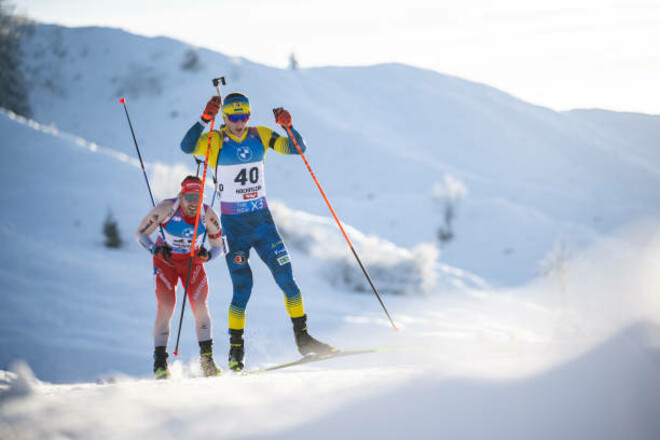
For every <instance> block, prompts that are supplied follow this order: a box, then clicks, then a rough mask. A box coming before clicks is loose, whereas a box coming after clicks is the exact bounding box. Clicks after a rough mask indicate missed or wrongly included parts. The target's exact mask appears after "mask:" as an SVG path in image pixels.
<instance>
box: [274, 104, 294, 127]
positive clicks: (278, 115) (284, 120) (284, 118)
mask: <svg viewBox="0 0 660 440" xmlns="http://www.w3.org/2000/svg"><path fill="white" fill-rule="evenodd" d="M273 114H274V115H275V122H277V124H279V125H283V126H285V127H291V114H290V113H289V112H288V111H286V110H284V109H283V108H282V107H279V108H276V109H273Z"/></svg>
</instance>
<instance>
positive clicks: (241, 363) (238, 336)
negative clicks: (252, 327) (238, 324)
mask: <svg viewBox="0 0 660 440" xmlns="http://www.w3.org/2000/svg"><path fill="white" fill-rule="evenodd" d="M229 335H230V336H229V369H230V370H232V371H243V368H244V367H245V342H244V341H243V330H233V329H229Z"/></svg>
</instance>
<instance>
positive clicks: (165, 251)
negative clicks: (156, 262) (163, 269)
mask: <svg viewBox="0 0 660 440" xmlns="http://www.w3.org/2000/svg"><path fill="white" fill-rule="evenodd" d="M152 253H153V254H154V257H156V258H158V259H160V260H161V261H164V262H165V263H167V264H169V265H170V266H174V264H173V263H172V261H171V260H170V257H171V256H172V249H170V247H169V246H168V245H166V244H163V245H157V246H154V248H153V251H152Z"/></svg>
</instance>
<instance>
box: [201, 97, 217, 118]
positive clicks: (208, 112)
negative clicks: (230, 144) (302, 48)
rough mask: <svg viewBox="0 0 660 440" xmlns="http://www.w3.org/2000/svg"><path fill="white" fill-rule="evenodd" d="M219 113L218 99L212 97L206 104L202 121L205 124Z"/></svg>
mask: <svg viewBox="0 0 660 440" xmlns="http://www.w3.org/2000/svg"><path fill="white" fill-rule="evenodd" d="M219 111H220V97H219V96H214V97H213V98H211V99H210V100H209V102H208V103H207V104H206V108H205V109H204V113H203V114H202V119H204V120H205V121H206V122H209V121H210V120H211V119H213V118H215V117H216V115H217V114H218V112H219Z"/></svg>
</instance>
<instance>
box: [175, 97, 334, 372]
mask: <svg viewBox="0 0 660 440" xmlns="http://www.w3.org/2000/svg"><path fill="white" fill-rule="evenodd" d="M219 110H220V97H218V96H215V97H213V98H211V100H210V101H209V102H208V104H207V105H206V109H205V110H204V113H203V115H202V118H201V120H200V121H199V122H197V123H195V124H194V125H193V126H192V127H191V128H190V129H189V130H188V132H187V133H186V135H185V137H184V138H183V140H182V141H181V149H182V150H183V151H184V152H185V153H188V154H193V155H199V154H202V155H203V154H205V153H206V149H207V145H208V144H209V133H204V134H202V132H203V131H204V127H206V125H207V124H208V122H210V121H211V119H213V118H214V117H215V116H216V115H217V114H218V112H219ZM275 113H276V122H277V123H278V124H280V125H285V126H287V127H290V128H291V132H292V133H293V135H294V136H295V137H296V141H297V142H298V144H299V145H300V147H301V148H302V149H303V150H304V149H305V148H306V146H305V142H304V141H303V139H302V137H301V136H300V134H298V132H297V131H296V130H295V129H294V128H293V127H292V126H291V115H290V114H289V112H288V111H286V110H284V109H282V108H280V109H277V110H276V111H275ZM222 119H223V121H224V126H222V128H221V129H220V130H219V131H214V135H213V136H212V137H211V143H210V144H211V145H210V146H211V151H210V155H209V166H210V167H211V168H216V166H217V176H218V183H219V185H218V194H219V195H220V210H221V215H222V228H223V230H224V233H225V235H226V237H227V242H228V245H229V253H228V254H227V256H226V257H225V258H226V261H227V266H228V268H229V274H230V275H231V280H232V284H233V295H232V301H231V305H230V306H229V334H230V351H229V368H230V369H232V370H235V371H240V370H242V369H243V367H244V362H245V361H244V359H245V351H244V346H245V343H244V340H243V331H244V327H245V309H246V307H247V303H248V300H249V298H250V294H251V292H252V270H251V269H250V263H249V261H250V260H249V257H250V249H252V248H254V250H255V251H256V252H257V255H259V258H261V260H262V261H263V262H264V263H265V264H266V265H267V266H268V268H269V269H270V271H271V273H272V275H273V278H274V279H275V282H276V283H277V285H278V286H279V287H280V289H282V292H283V293H284V298H285V305H286V310H287V312H288V314H289V317H290V318H291V321H292V323H293V329H294V335H295V341H296V344H297V346H298V351H300V353H301V354H303V355H306V354H308V353H317V354H320V353H328V352H331V351H333V350H334V349H333V348H332V347H331V346H330V345H328V344H325V343H322V342H319V341H317V340H316V339H314V338H313V337H311V336H310V335H309V333H308V332H307V323H306V322H307V315H306V314H305V311H304V308H303V298H302V294H301V292H300V289H299V288H298V284H297V283H296V281H295V279H294V278H293V272H292V269H291V259H290V257H289V253H288V251H287V249H286V246H285V245H284V241H283V240H282V237H281V236H280V234H279V232H278V231H277V228H276V227H275V223H274V222H273V217H272V216H271V213H270V210H269V209H268V203H267V200H266V181H265V179H264V158H265V156H266V153H267V152H268V151H269V150H273V151H275V152H277V153H280V154H296V155H297V154H298V151H297V149H296V147H295V145H294V144H293V140H292V139H289V138H288V137H287V136H280V135H279V134H277V133H276V132H274V131H273V130H271V129H270V128H268V127H262V126H256V127H248V124H247V123H248V120H249V119H250V103H249V101H248V99H247V97H246V96H245V95H243V94H241V93H231V94H229V95H227V97H226V98H225V100H224V103H223V105H222Z"/></svg>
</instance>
